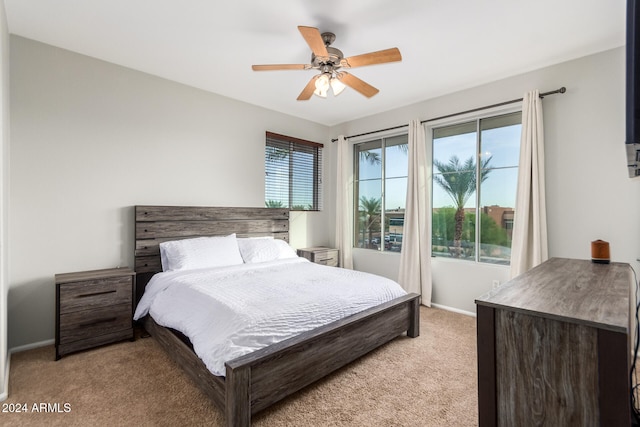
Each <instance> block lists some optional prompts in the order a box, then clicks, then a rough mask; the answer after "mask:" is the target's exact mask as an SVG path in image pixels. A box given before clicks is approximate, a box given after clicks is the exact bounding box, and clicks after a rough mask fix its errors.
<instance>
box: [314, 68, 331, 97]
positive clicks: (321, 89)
mask: <svg viewBox="0 0 640 427" xmlns="http://www.w3.org/2000/svg"><path fill="white" fill-rule="evenodd" d="M330 80H331V74H328V73H322V74H320V76H318V78H317V79H316V90H314V91H313V94H314V95H318V96H319V97H321V98H326V97H327V92H328V91H329V88H330V87H331V86H330V83H329V81H330Z"/></svg>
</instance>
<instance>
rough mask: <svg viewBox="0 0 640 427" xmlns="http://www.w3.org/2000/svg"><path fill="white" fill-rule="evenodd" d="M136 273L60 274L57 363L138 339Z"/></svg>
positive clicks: (124, 270) (116, 270)
mask: <svg viewBox="0 0 640 427" xmlns="http://www.w3.org/2000/svg"><path fill="white" fill-rule="evenodd" d="M135 274H136V273H135V272H134V271H133V270H131V269H129V268H111V269H106V270H93V271H82V272H77V273H65V274H56V275H55V283H56V360H58V359H60V357H62V356H64V355H65V354H68V353H71V352H74V351H79V350H85V349H88V348H92V347H96V346H99V345H103V344H108V343H112V342H115V341H121V340H124V339H131V340H133V339H134V332H133V295H134V290H135Z"/></svg>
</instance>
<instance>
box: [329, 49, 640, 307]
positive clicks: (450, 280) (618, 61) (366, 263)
mask: <svg viewBox="0 0 640 427" xmlns="http://www.w3.org/2000/svg"><path fill="white" fill-rule="evenodd" d="M624 58H625V56H624V49H623V48H618V49H614V50H610V51H606V52H602V53H600V54H596V55H592V56H588V57H584V58H580V59H576V60H573V61H569V62H565V63H562V64H559V65H555V66H551V67H548V68H544V69H541V70H537V71H534V72H530V73H526V74H522V75H518V76H514V77H511V78H507V79H504V80H500V81H497V82H494V83H490V84H486V85H483V86H479V87H475V88H470V89H468V90H464V91H461V92H457V93H454V94H451V95H447V96H443V97H440V98H436V99H432V100H428V101H425V102H421V103H418V104H414V105H411V106H408V107H404V108H399V109H395V110H392V111H388V112H385V113H384V114H378V115H375V116H370V117H366V118H363V119H359V120H355V121H352V122H348V123H345V124H342V125H340V126H336V127H333V128H332V129H331V134H332V137H334V138H335V137H336V136H337V135H339V134H344V135H355V134H359V133H362V132H368V131H373V130H376V129H384V128H387V127H392V126H396V125H400V124H406V123H408V122H409V120H411V119H414V118H417V119H420V120H425V119H429V118H435V117H439V116H443V115H446V114H451V113H456V112H461V111H466V110H469V109H472V108H476V107H481V106H484V105H491V104H494V103H498V102H502V101H506V100H511V99H517V98H521V97H522V95H523V94H524V93H525V92H526V91H528V90H531V89H539V90H540V91H541V92H545V91H549V90H555V89H557V88H559V87H561V86H565V87H566V88H567V93H565V94H564V95H553V96H549V97H546V98H545V99H544V101H543V109H544V123H545V137H546V152H545V160H546V168H547V169H546V172H547V188H546V190H547V215H548V227H549V254H550V256H552V257H567V258H582V259H588V258H590V256H591V252H590V242H591V241H593V240H596V239H603V240H606V241H608V242H610V245H611V257H612V260H613V261H618V262H627V263H629V264H631V265H632V266H633V267H634V268H635V269H636V271H640V268H639V264H638V262H637V261H636V259H637V258H638V257H640V239H639V237H640V219H639V218H638V212H640V179H638V178H636V179H630V178H628V174H627V168H626V154H625V147H624V129H625V115H624V105H625V91H624V90H625V83H624ZM425 84H429V82H425ZM399 260H400V256H399V255H398V254H395V253H377V252H372V251H368V250H354V265H355V267H356V268H358V269H362V270H365V271H370V272H374V273H377V274H381V275H384V276H387V277H390V278H392V279H397V276H398V267H399ZM432 265H433V287H434V289H433V302H434V303H437V304H441V305H445V306H449V307H453V308H457V309H460V310H464V311H470V312H475V304H474V300H475V298H476V297H478V296H480V295H482V294H483V293H485V292H487V291H489V290H490V289H491V286H492V281H493V280H499V281H500V282H501V283H502V282H504V281H506V280H507V279H508V274H509V272H508V269H507V268H504V267H499V266H491V265H484V264H476V263H474V262H468V261H460V260H449V259H438V258H435V259H433V263H432Z"/></svg>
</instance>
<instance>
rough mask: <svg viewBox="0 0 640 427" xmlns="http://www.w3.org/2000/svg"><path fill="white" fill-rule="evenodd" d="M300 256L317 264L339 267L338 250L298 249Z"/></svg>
mask: <svg viewBox="0 0 640 427" xmlns="http://www.w3.org/2000/svg"><path fill="white" fill-rule="evenodd" d="M298 256H301V257H304V258H306V259H308V260H309V261H311V262H315V263H316V264H322V265H328V266H331V267H338V250H337V249H333V248H325V247H322V246H319V247H315V248H303V249H298Z"/></svg>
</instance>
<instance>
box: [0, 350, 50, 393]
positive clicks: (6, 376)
mask: <svg viewBox="0 0 640 427" xmlns="http://www.w3.org/2000/svg"><path fill="white" fill-rule="evenodd" d="M55 343H56V340H45V341H39V342H34V343H31V344H26V345H20V346H18V347H13V348H11V349H9V351H8V352H7V364H6V366H5V372H4V388H3V390H2V393H0V402H2V401H4V400H7V398H8V397H9V371H10V369H9V367H10V365H11V355H12V354H13V353H19V352H21V351H26V350H33V349H34V348H40V347H45V346H48V345H52V344H55Z"/></svg>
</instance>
